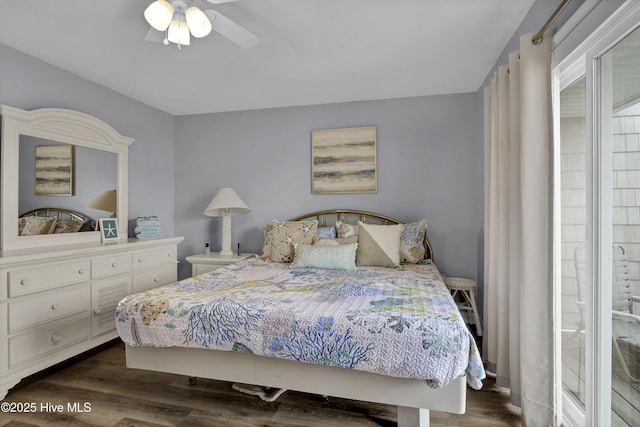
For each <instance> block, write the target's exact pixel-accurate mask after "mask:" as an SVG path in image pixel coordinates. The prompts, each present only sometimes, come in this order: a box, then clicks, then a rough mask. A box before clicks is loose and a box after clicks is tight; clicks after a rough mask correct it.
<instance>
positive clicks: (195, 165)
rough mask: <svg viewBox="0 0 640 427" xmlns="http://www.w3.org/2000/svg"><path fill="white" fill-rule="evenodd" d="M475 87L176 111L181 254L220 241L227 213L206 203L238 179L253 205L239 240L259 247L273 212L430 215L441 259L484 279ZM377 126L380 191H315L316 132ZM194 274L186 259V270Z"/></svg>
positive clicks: (236, 230) (449, 270) (283, 215)
mask: <svg viewBox="0 0 640 427" xmlns="http://www.w3.org/2000/svg"><path fill="white" fill-rule="evenodd" d="M476 96H477V95H476V94H460V95H444V96H431V97H417V98H406V99H394V100H384V101H366V102H352V103H342V104H333V105H320V106H307V107H292V108H279V109H267V110H256V111H241V112H232V113H217V114H207V115H194V116H181V117H177V118H176V170H177V171H178V174H177V176H176V188H177V189H178V191H177V193H176V233H177V234H178V235H181V236H184V237H185V241H184V242H183V243H182V244H181V245H180V247H179V254H180V256H181V257H182V258H183V257H184V256H186V255H189V254H195V253H201V252H203V245H204V243H205V242H211V245H212V250H214V251H215V250H219V249H220V239H221V237H220V234H221V220H220V219H219V218H210V217H206V216H205V215H204V214H203V211H204V209H205V207H206V206H207V204H208V203H209V202H210V201H211V198H212V197H213V196H214V195H215V193H216V192H217V190H218V189H219V188H222V187H232V188H233V189H234V190H235V191H236V192H237V193H238V195H240V197H241V198H242V199H243V200H244V201H245V203H246V204H247V205H248V206H249V207H250V208H251V209H252V211H251V213H249V214H246V215H242V216H237V217H234V218H232V224H233V236H232V247H233V248H235V247H236V243H237V242H238V241H240V242H242V245H243V248H244V250H245V251H247V252H249V251H250V252H258V253H259V252H260V251H261V249H262V243H263V234H262V227H263V225H264V224H266V223H269V222H271V220H273V219H288V218H291V217H294V216H296V215H301V214H304V213H308V212H313V211H316V210H321V209H332V208H358V209H365V210H370V211H375V212H379V213H383V214H386V215H389V216H393V217H396V218H398V219H400V220H404V221H412V220H417V219H421V218H424V217H426V218H427V220H428V221H429V232H428V234H429V237H430V239H431V241H432V244H433V246H434V250H435V254H436V257H437V263H438V266H439V267H440V268H441V269H442V271H443V272H444V273H446V274H447V275H461V276H465V277H470V278H474V279H475V278H477V275H478V271H477V267H478V256H479V254H478V250H479V247H478V239H479V236H480V233H481V227H482V216H483V212H482V197H483V195H482V192H481V191H480V192H478V191H477V188H478V186H477V182H478V180H480V181H481V180H482V161H483V145H482V144H483V141H482V123H481V110H478V108H477V105H478V103H477V100H476ZM368 125H375V126H376V127H377V150H378V151H377V155H378V191H377V193H375V194H350V195H313V194H311V185H310V173H311V131H312V130H313V129H326V128H341V127H354V126H368ZM188 275H189V265H188V264H186V263H182V265H181V268H180V276H181V277H186V276H188Z"/></svg>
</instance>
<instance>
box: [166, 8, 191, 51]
mask: <svg viewBox="0 0 640 427" xmlns="http://www.w3.org/2000/svg"><path fill="white" fill-rule="evenodd" d="M176 15H177V16H176V17H177V18H178V19H174V20H173V21H171V24H170V25H169V31H168V32H167V39H168V40H169V41H170V42H171V43H175V44H178V45H185V46H189V45H190V44H191V34H190V33H189V27H188V26H187V22H186V21H185V20H184V14H183V13H181V12H176Z"/></svg>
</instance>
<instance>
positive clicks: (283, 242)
mask: <svg viewBox="0 0 640 427" xmlns="http://www.w3.org/2000/svg"><path fill="white" fill-rule="evenodd" d="M271 225H272V227H273V229H272V230H271V231H270V234H271V242H270V245H269V259H270V260H271V261H275V262H291V261H292V260H293V256H294V245H295V244H297V243H304V244H311V240H312V239H313V236H315V234H316V230H317V229H318V220H317V219H314V220H312V221H278V220H273V221H272V222H271Z"/></svg>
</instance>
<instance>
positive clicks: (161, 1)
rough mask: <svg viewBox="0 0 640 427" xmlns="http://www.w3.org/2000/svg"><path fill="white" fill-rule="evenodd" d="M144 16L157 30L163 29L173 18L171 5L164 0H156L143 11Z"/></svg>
mask: <svg viewBox="0 0 640 427" xmlns="http://www.w3.org/2000/svg"><path fill="white" fill-rule="evenodd" d="M144 18H145V19H146V20H147V22H148V23H149V25H151V26H152V27H153V28H155V29H156V30H158V31H164V30H166V29H167V27H168V26H169V24H170V23H171V18H173V6H171V5H170V4H169V2H167V1H166V0H156V1H154V2H153V3H151V4H150V5H149V6H148V7H147V8H146V9H145V11H144Z"/></svg>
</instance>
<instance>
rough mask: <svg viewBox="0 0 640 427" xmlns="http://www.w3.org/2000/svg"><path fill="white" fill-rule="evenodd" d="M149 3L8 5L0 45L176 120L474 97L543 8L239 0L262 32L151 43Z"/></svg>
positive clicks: (235, 8)
mask: <svg viewBox="0 0 640 427" xmlns="http://www.w3.org/2000/svg"><path fill="white" fill-rule="evenodd" d="M151 2H152V0H55V1H52V0H47V1H44V0H12V1H9V0H0V44H4V45H6V46H9V47H11V48H14V49H16V50H19V51H21V52H24V53H26V54H28V55H31V56H34V57H36V58H39V59H41V60H43V61H45V62H48V63H50V64H53V65H55V66H57V67H59V68H62V69H64V70H67V71H70V72H72V73H75V74H77V75H79V76H82V77H84V78H87V79H89V80H92V81H94V82H97V83H99V84H101V85H103V86H106V87H108V88H111V89H113V90H115V91H117V92H120V93H122V94H125V95H127V96H130V97H132V98H134V99H137V100H139V101H141V102H144V103H145V104H148V105H151V106H153V107H155V108H158V109H160V110H163V111H166V112H167V113H170V114H173V115H184V114H198V113H211V112H221V111H235V110H247V109H259V108H270V107H283V106H295V105H313V104H325V103H334V102H344V101H357V100H370V99H386V98H401V97H409V96H422V95H435V94H449V93H464V92H473V91H476V90H478V89H479V87H480V85H481V84H482V82H483V80H484V78H485V77H486V75H487V74H488V73H489V72H490V71H491V67H492V66H493V64H494V63H495V61H496V60H497V58H498V56H499V55H500V53H501V52H502V50H503V49H504V47H505V45H506V43H507V42H508V40H509V39H510V38H511V37H512V36H513V34H514V32H515V30H516V29H517V28H518V26H519V25H520V23H521V21H522V20H523V19H524V17H525V15H526V14H527V12H528V11H529V8H530V7H531V5H532V4H533V3H534V0H240V1H237V2H232V3H227V4H220V5H213V4H210V3H208V2H206V1H205V0H195V4H196V5H197V6H199V7H200V8H202V9H215V10H217V11H219V12H220V13H222V14H224V15H225V16H227V17H229V18H231V19H233V20H234V21H236V22H237V23H239V24H240V25H242V26H243V27H245V28H247V29H248V30H250V31H251V32H253V33H254V34H256V35H258V36H259V37H260V38H261V39H262V41H261V42H260V43H259V44H258V45H256V46H255V47H252V48H250V49H243V48H241V47H239V46H238V45H236V44H234V43H233V42H231V41H229V40H228V39H226V38H224V37H223V36H221V35H219V34H217V33H215V32H213V33H212V34H211V35H210V36H208V37H206V38H204V39H192V43H191V46H185V47H183V48H182V50H180V51H179V50H178V49H177V48H176V47H175V45H171V46H164V45H162V44H159V43H151V42H146V41H144V38H145V35H146V34H147V31H148V29H149V26H148V24H147V23H146V21H145V19H144V17H143V11H144V9H145V8H146V7H147V5H149V4H150V3H151Z"/></svg>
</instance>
